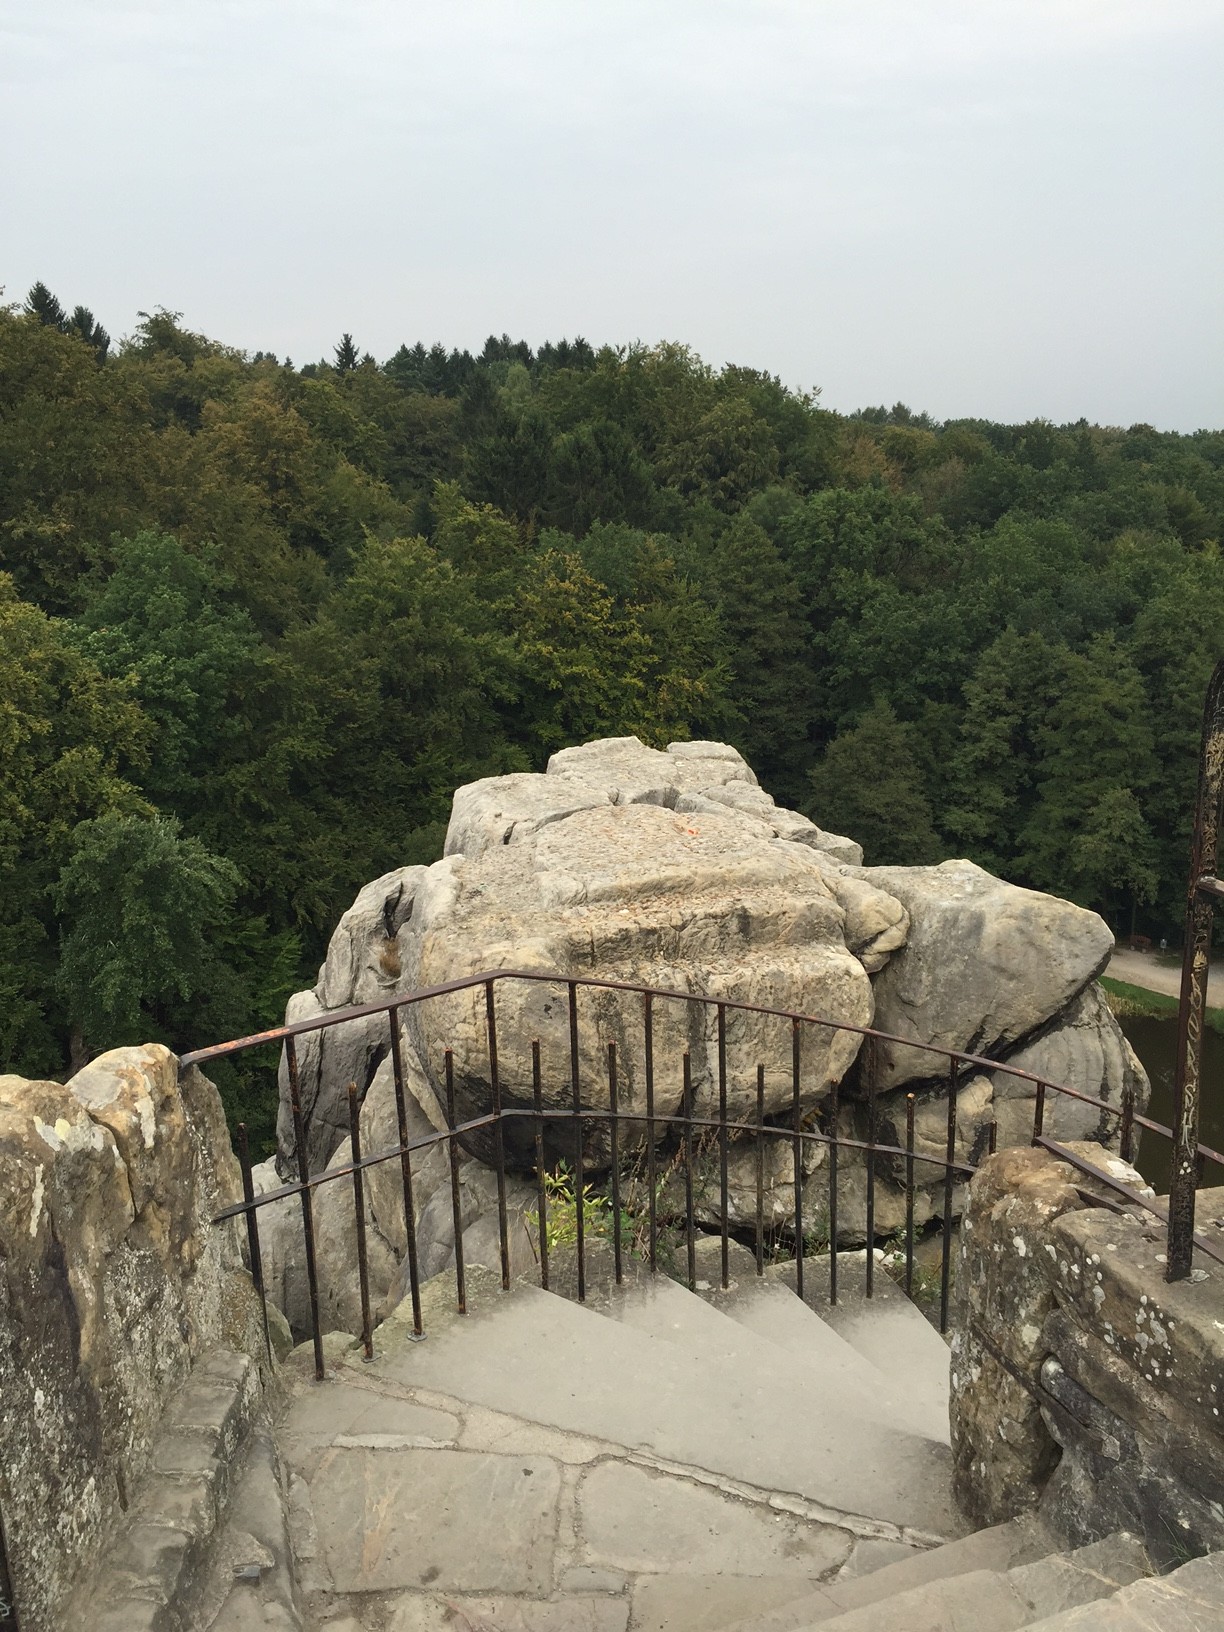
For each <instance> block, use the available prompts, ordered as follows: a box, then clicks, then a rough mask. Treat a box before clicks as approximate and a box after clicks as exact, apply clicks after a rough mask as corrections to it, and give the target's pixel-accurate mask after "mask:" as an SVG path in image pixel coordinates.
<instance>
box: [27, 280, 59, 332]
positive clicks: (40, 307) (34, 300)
mask: <svg viewBox="0 0 1224 1632" xmlns="http://www.w3.org/2000/svg"><path fill="white" fill-rule="evenodd" d="M25 309H26V311H27V312H29V314H30V315H31V317H36V318H37V319H38V321H39V322H40V323H41V324H42V325H43V326H44V327H45V328H48V329H62V328H63V327H64V308H63V307H62V306H61V305H60V303H59V301H58V300H56V298H55V296H54V295H53V294H52V293H51V291H50V289H48V288H47V286H46V284H45V283H36V284H35V285H34V287H33V288H32V289H31V290H30V292H29V294H28V295H27V296H26V305H25Z"/></svg>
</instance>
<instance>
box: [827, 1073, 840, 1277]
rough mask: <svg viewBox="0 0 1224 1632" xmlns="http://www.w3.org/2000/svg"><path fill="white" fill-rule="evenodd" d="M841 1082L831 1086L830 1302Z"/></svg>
mask: <svg viewBox="0 0 1224 1632" xmlns="http://www.w3.org/2000/svg"><path fill="white" fill-rule="evenodd" d="M840 1090H841V1084H840V1083H839V1082H838V1081H837V1079H836V1078H834V1079H833V1083H832V1085H831V1086H830V1088H829V1128H830V1143H829V1302H830V1303H831V1304H832V1303H836V1302H837V1118H838V1100H839V1098H840Z"/></svg>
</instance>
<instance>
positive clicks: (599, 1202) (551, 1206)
mask: <svg viewBox="0 0 1224 1632" xmlns="http://www.w3.org/2000/svg"><path fill="white" fill-rule="evenodd" d="M541 1177H542V1179H543V1182H544V1241H545V1245H546V1246H547V1248H548V1250H549V1252H556V1251H557V1250H558V1249H560V1248H563V1247H574V1246H577V1244H578V1185H577V1182H576V1180H575V1178H574V1175H573V1173H572V1172H571V1171H570V1169H569V1168H568V1167H566V1166H565V1164H564V1163H562V1164H561V1165H560V1167H559V1168H558V1170H557V1171H556V1172H555V1173H544V1174H542V1175H541ZM534 1216H535V1221H536V1229H537V1230H538V1229H539V1224H540V1220H539V1214H538V1211H537V1213H536V1214H535V1215H534ZM639 1224H640V1220H638V1219H637V1218H635V1217H634V1216H633V1215H632V1214H630V1213H628V1212H626V1211H625V1209H624V1208H622V1209H621V1214H620V1235H621V1242H622V1244H623V1246H624V1249H625V1251H626V1252H632V1251H633V1249H634V1246H635V1243H636V1240H637V1234H638V1229H639ZM582 1233H583V1238H584V1240H586V1241H611V1240H612V1239H613V1237H614V1235H615V1233H616V1213H615V1212H614V1211H613V1209H612V1200H611V1197H609V1196H607V1195H605V1194H604V1192H603V1191H602V1190H599V1189H596V1187H595V1186H594V1185H592V1184H585V1183H584V1184H583V1186H582ZM637 1255H638V1254H637V1253H636V1252H634V1256H637Z"/></svg>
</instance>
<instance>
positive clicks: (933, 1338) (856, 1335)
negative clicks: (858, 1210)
mask: <svg viewBox="0 0 1224 1632" xmlns="http://www.w3.org/2000/svg"><path fill="white" fill-rule="evenodd" d="M866 1262H867V1258H866V1254H865V1253H863V1252H839V1253H838V1255H837V1302H836V1303H831V1302H830V1301H829V1285H830V1271H829V1258H828V1255H827V1254H821V1255H820V1256H818V1257H812V1258H805V1259H804V1264H803V1296H804V1301H805V1302H806V1303H807V1305H808V1307H809V1308H810V1309H811V1310H812V1311H813V1312H814V1313H815V1314H817V1315H819V1316H820V1318H821V1319H822V1320H823V1321H824V1322H825V1323H826V1324H827V1325H829V1326H831V1327H832V1328H833V1330H834V1331H835V1332H836V1333H837V1335H838V1336H839V1337H840V1338H841V1339H842V1340H843V1342H846V1343H848V1344H849V1345H850V1347H851V1348H852V1349H855V1350H856V1351H857V1352H858V1353H859V1354H861V1355H862V1357H863V1358H864V1359H865V1360H869V1361H870V1362H871V1364H872V1365H873V1366H875V1367H876V1369H877V1370H878V1371H880V1372H881V1373H882V1374H883V1375H884V1376H885V1377H886V1378H888V1379H889V1381H890V1382H891V1383H892V1384H893V1386H894V1387H895V1388H898V1389H902V1390H903V1391H904V1393H905V1397H906V1398H907V1400H908V1401H909V1402H910V1408H911V1410H912V1412H913V1413H914V1414H915V1415H916V1416H917V1418H918V1420H920V1421H921V1422H922V1423H923V1424H924V1425H925V1427H926V1431H927V1432H928V1433H934V1432H936V1431H938V1434H939V1436H940V1437H942V1438H946V1436H947V1431H948V1398H949V1393H950V1388H951V1355H952V1351H951V1350H950V1349H949V1347H948V1345H947V1343H946V1342H945V1341H944V1339H943V1338H942V1337H941V1336H940V1334H939V1332H938V1331H937V1330H936V1329H935V1327H934V1326H932V1325H931V1323H930V1321H928V1320H927V1318H926V1317H925V1315H923V1314H922V1312H921V1310H919V1309H918V1307H917V1306H916V1305H915V1304H913V1303H911V1301H910V1300H909V1298H907V1297H906V1295H905V1292H904V1290H903V1288H901V1287H900V1286H898V1285H897V1283H896V1282H895V1281H894V1280H892V1279H891V1277H890V1276H888V1275H887V1274H885V1272H884V1270H883V1269H882V1268H881V1267H880V1264H879V1262H878V1261H877V1263H876V1265H875V1271H874V1274H873V1276H872V1296H871V1297H870V1298H868V1297H867V1295H866V1279H867V1277H866ZM766 1276H767V1278H769V1279H773V1280H777V1281H780V1282H781V1283H782V1284H783V1285H786V1286H789V1287H791V1288H792V1289H793V1288H794V1285H795V1266H794V1264H793V1263H791V1264H786V1263H784V1264H775V1265H771V1266H770V1267H769V1269H767V1271H766Z"/></svg>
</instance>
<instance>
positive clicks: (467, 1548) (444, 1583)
mask: <svg viewBox="0 0 1224 1632" xmlns="http://www.w3.org/2000/svg"><path fill="white" fill-rule="evenodd" d="M559 1491H560V1472H559V1469H558V1467H557V1465H556V1463H554V1462H552V1461H551V1460H550V1459H548V1458H546V1457H529V1456H526V1455H519V1456H491V1455H489V1454H487V1453H484V1452H476V1451H456V1450H424V1449H420V1448H416V1447H409V1448H404V1449H399V1450H394V1451H371V1450H365V1449H355V1448H354V1449H335V1448H333V1449H331V1450H328V1451H326V1452H325V1453H324V1455H323V1457H322V1459H321V1460H320V1462H319V1465H318V1468H317V1470H316V1472H315V1474H314V1477H313V1479H312V1481H311V1503H312V1507H313V1512H314V1522H315V1526H316V1528H317V1532H318V1539H319V1545H320V1548H321V1549H322V1552H323V1554H324V1556H325V1559H326V1563H327V1567H328V1570H329V1572H330V1575H331V1580H332V1583H333V1586H334V1588H335V1590H336V1591H337V1592H339V1593H349V1592H358V1591H360V1592H386V1591H389V1590H394V1589H399V1588H404V1587H436V1588H437V1589H439V1590H443V1591H451V1592H480V1591H494V1592H496V1591H500V1592H530V1593H535V1594H538V1595H543V1594H544V1593H547V1592H548V1591H549V1590H551V1587H552V1557H553V1542H554V1537H555V1533H556V1522H557V1498H558V1494H559Z"/></svg>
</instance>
